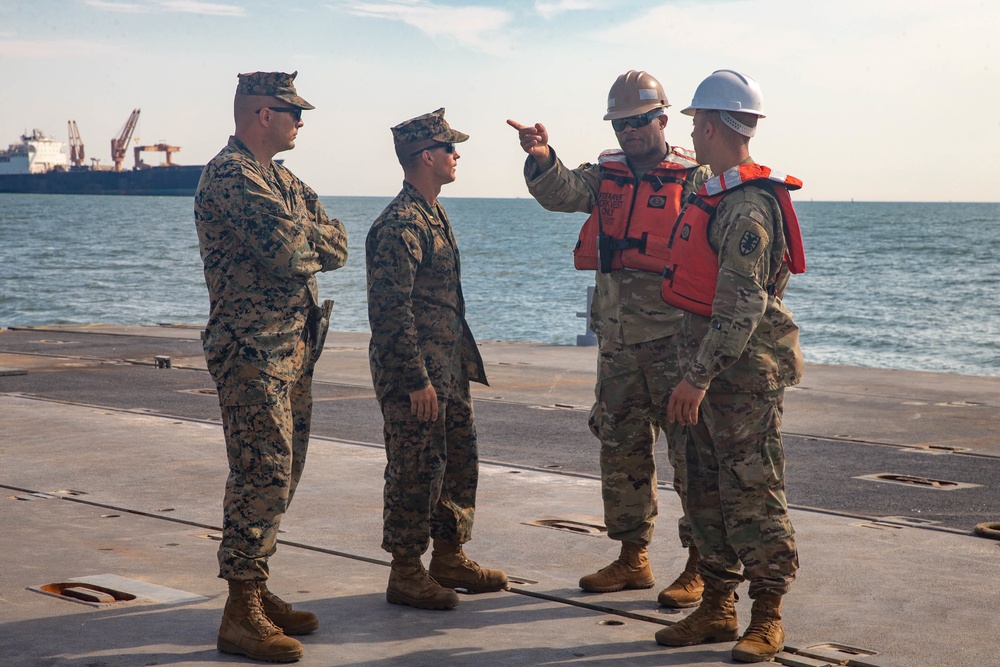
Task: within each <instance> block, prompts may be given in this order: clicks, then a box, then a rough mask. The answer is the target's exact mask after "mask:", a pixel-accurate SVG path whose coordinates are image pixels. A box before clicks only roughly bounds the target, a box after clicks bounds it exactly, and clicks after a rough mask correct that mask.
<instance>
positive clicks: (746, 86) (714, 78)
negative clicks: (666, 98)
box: [681, 69, 764, 118]
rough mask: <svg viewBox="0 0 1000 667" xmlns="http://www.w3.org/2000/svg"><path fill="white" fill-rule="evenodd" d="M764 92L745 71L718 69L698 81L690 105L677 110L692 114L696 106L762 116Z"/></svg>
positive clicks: (696, 108) (697, 107)
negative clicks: (743, 72)
mask: <svg viewBox="0 0 1000 667" xmlns="http://www.w3.org/2000/svg"><path fill="white" fill-rule="evenodd" d="M763 108H764V94H763V93H761V92H760V85H759V84H758V83H757V82H756V81H754V80H753V79H751V78H750V77H748V76H747V75H746V74H740V73H739V72H737V71H735V70H731V69H720V70H716V71H714V72H712V75H711V76H709V77H708V78H707V79H705V80H704V81H702V82H701V83H700V84H698V90H696V91H694V99H692V100H691V106H689V107H688V108H686V109H684V110H682V111H681V113H682V114H685V115H687V116H693V115H694V112H695V111H697V110H699V109H712V110H717V111H739V112H740V113H748V114H753V115H755V116H760V117H761V118H763V117H764V112H763Z"/></svg>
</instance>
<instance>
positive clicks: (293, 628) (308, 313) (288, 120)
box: [195, 72, 347, 662]
mask: <svg viewBox="0 0 1000 667" xmlns="http://www.w3.org/2000/svg"><path fill="white" fill-rule="evenodd" d="M294 79H295V74H294V73H293V74H285V73H283V72H254V73H252V74H240V75H239V84H238V86H237V88H236V97H235V100H234V111H235V117H236V132H235V135H234V136H232V137H230V138H229V144H228V145H227V146H226V147H225V148H223V149H222V151H221V152H220V153H219V154H218V155H217V156H215V157H214V158H213V159H212V161H211V162H209V163H208V164H207V165H205V170H204V172H203V173H202V176H201V181H200V182H199V183H198V191H197V194H196V195H195V223H196V225H197V228H198V239H199V242H200V245H201V257H202V260H203V261H204V263H205V282H206V284H207V285H208V294H209V299H210V302H211V303H210V308H211V309H210V314H209V319H208V325H207V326H206V328H205V333H204V334H203V339H204V347H205V358H206V360H207V362H208V369H209V371H210V372H211V373H212V377H213V378H214V380H215V383H216V386H217V387H218V390H219V404H220V405H221V407H222V423H223V428H224V431H225V436H226V451H227V454H228V457H229V479H228V480H227V482H226V493H225V499H224V505H223V511H224V515H223V533H222V544H221V545H220V547H219V576H220V577H221V578H223V579H226V580H227V581H228V582H229V598H228V600H227V601H226V609H225V612H224V614H223V618H222V626H221V627H220V629H219V639H218V647H219V650H221V651H224V652H226V653H237V654H242V655H245V656H247V657H250V658H253V659H255V660H265V661H269V662H291V661H294V660H297V659H299V658H300V657H302V646H301V645H300V644H299V642H298V641H296V640H295V639H292V638H291V637H288V636H287V635H297V634H307V633H309V632H313V631H314V630H316V628H317V627H318V626H319V624H318V621H317V619H316V616H315V615H313V614H312V613H310V612H305V611H296V610H293V609H292V608H291V605H289V604H287V603H286V602H284V601H282V600H281V599H280V598H278V597H277V596H276V595H274V594H273V593H271V592H270V591H268V590H267V586H266V585H265V582H266V581H267V578H268V562H267V561H268V558H269V557H270V556H271V555H272V554H273V553H274V551H275V545H276V541H277V535H278V524H279V522H280V520H281V516H282V515H283V514H284V513H285V511H286V510H287V509H288V505H289V503H291V501H292V496H293V494H294V493H295V487H296V485H297V484H298V481H299V478H300V477H301V475H302V469H303V466H304V465H305V457H306V448H307V446H308V444H309V424H310V418H311V414H312V376H313V369H314V366H315V364H316V360H317V359H318V358H319V355H320V352H321V351H322V349H323V341H324V339H325V338H326V330H327V326H328V324H329V318H330V308H331V307H332V305H333V303H332V302H331V301H324V302H323V303H322V304H321V303H320V302H319V297H318V294H317V287H316V279H315V274H316V273H317V272H319V271H330V270H333V269H336V268H339V267H341V266H343V265H344V262H345V261H346V260H347V235H346V233H345V232H344V227H343V225H341V223H340V222H339V221H338V220H331V219H330V218H328V217H327V215H326V212H325V211H324V210H323V206H322V204H320V202H319V199H318V198H317V196H316V193H315V192H313V190H312V189H311V188H309V186H307V185H306V184H305V183H303V182H302V181H300V180H299V179H298V178H296V177H295V176H294V175H293V174H292V172H290V171H289V170H288V169H286V168H285V167H283V166H281V165H279V164H278V163H276V162H274V161H272V159H271V158H272V157H274V155H275V154H276V153H279V152H281V151H286V150H289V149H291V148H294V146H295V137H296V135H297V133H298V130H299V128H301V127H302V125H303V123H302V111H303V110H304V109H312V108H314V107H313V106H312V105H311V104H309V103H308V102H306V101H305V100H304V99H302V98H301V97H299V96H298V95H297V94H296V92H295V86H294V85H293V83H292V82H293V80H294Z"/></svg>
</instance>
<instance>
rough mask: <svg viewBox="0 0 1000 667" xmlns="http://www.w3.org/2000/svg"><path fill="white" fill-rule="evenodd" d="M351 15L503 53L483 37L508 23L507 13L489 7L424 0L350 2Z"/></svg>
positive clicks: (501, 43) (500, 44) (493, 41)
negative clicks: (397, 23)
mask: <svg viewBox="0 0 1000 667" xmlns="http://www.w3.org/2000/svg"><path fill="white" fill-rule="evenodd" d="M347 11H349V12H350V13H351V14H354V15H355V16H367V17H372V18H381V19H392V20H396V21H402V22H403V23H406V24H407V25H411V26H413V27H414V28H416V29H417V30H419V31H420V32H422V33H424V34H425V35H428V36H429V37H439V36H441V37H447V38H450V39H454V40H455V41H457V42H458V43H460V44H463V45H465V46H469V47H472V48H475V49H479V50H482V51H491V52H497V51H503V50H505V41H504V40H503V39H496V38H495V37H487V35H488V34H490V33H494V31H496V30H499V29H500V28H502V27H503V26H504V25H506V24H507V23H509V22H510V20H511V15H510V13H508V12H506V11H504V10H502V9H495V8H492V7H450V6H445V5H436V4H434V3H432V2H428V1H427V0H395V1H391V0H390V1H389V2H351V3H349V4H348V6H347Z"/></svg>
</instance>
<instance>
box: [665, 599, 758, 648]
mask: <svg viewBox="0 0 1000 667" xmlns="http://www.w3.org/2000/svg"><path fill="white" fill-rule="evenodd" d="M735 602H736V595H735V594H734V593H732V592H730V593H726V592H724V591H720V590H715V589H712V588H706V589H705V594H704V595H703V596H702V598H701V605H700V606H699V607H698V608H697V609H695V610H694V611H693V612H691V614H690V615H689V616H688V617H687V618H685V619H683V620H681V621H680V622H679V623H677V624H675V625H671V626H669V627H666V628H663V629H662V630H660V631H659V632H657V633H656V643H657V644H662V645H664V646H693V645H694V644H711V643H715V642H731V641H735V640H736V638H737V637H739V635H740V632H739V626H738V625H737V623H736V605H735Z"/></svg>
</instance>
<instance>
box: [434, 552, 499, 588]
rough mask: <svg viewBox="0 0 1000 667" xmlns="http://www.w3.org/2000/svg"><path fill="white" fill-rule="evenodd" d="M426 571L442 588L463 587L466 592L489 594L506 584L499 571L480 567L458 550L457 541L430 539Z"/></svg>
mask: <svg viewBox="0 0 1000 667" xmlns="http://www.w3.org/2000/svg"><path fill="white" fill-rule="evenodd" d="M428 573H429V574H430V575H431V577H433V578H434V581H436V582H438V583H439V584H441V585H442V586H444V587H445V588H464V589H465V590H467V591H469V592H470V593H492V592H494V591H500V590H503V589H504V588H505V587H506V586H507V575H506V574H504V573H503V571H502V570H490V569H487V568H485V567H480V566H479V563H477V562H476V561H474V560H472V559H470V558H469V557H468V556H466V555H465V552H464V551H463V550H462V545H461V544H454V543H452V542H445V541H444V540H434V548H433V550H432V551H431V566H430V568H428Z"/></svg>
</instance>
